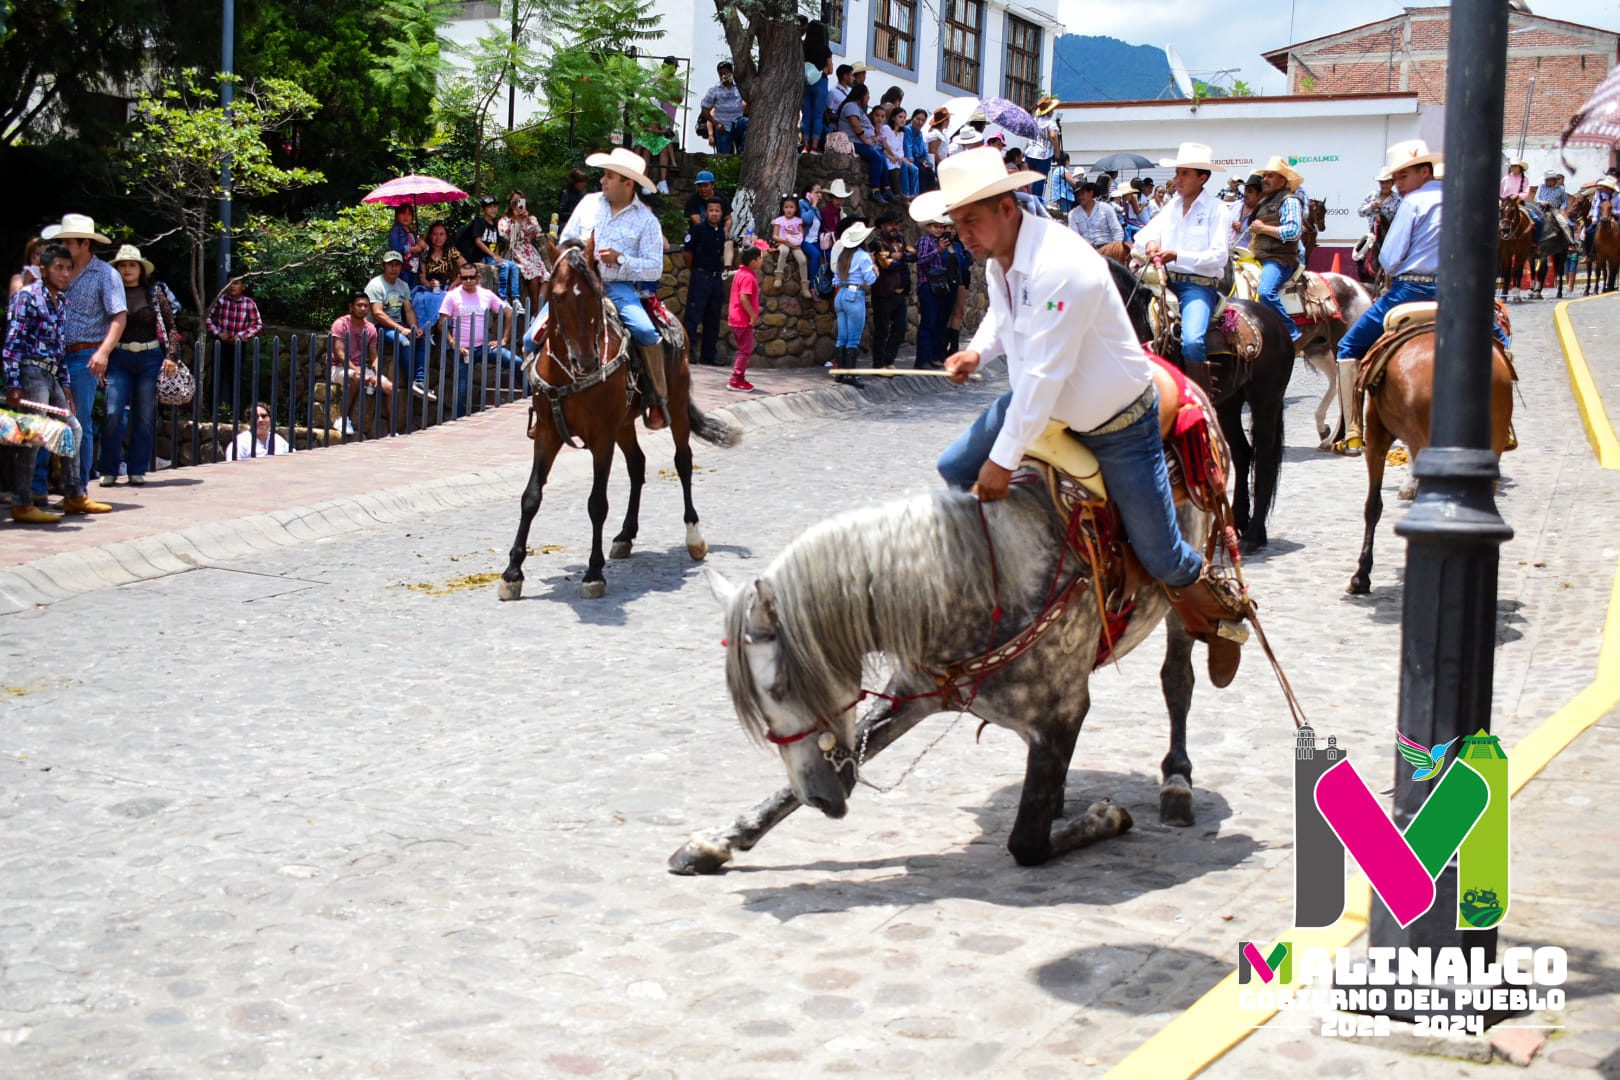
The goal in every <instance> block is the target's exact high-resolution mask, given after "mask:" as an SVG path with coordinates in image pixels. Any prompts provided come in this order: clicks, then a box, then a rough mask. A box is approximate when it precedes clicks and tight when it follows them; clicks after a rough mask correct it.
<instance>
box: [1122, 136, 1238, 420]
mask: <svg viewBox="0 0 1620 1080" xmlns="http://www.w3.org/2000/svg"><path fill="white" fill-rule="evenodd" d="M1214 156H1215V153H1214V151H1213V150H1211V149H1210V148H1209V147H1208V146H1205V145H1204V144H1203V143H1192V142H1187V143H1182V144H1181V147H1180V149H1179V150H1178V151H1177V153H1176V157H1175V160H1173V161H1161V162H1159V164H1160V165H1161V166H1163V167H1164V168H1167V169H1168V168H1174V169H1175V170H1176V176H1175V179H1174V180H1172V181H1170V185H1171V186H1172V187H1173V188H1174V189H1175V193H1176V194H1175V195H1174V197H1172V198H1171V199H1170V201H1169V202H1168V203H1166V204H1165V206H1164V209H1163V210H1161V211H1160V212H1159V213H1157V214H1155V215H1154V216H1153V220H1152V221H1150V222H1148V223H1147V224H1146V225H1145V226H1143V227H1142V231H1141V232H1139V233H1137V234H1136V251H1135V254H1134V255H1133V260H1135V261H1146V262H1158V263H1162V264H1163V270H1164V275H1165V279H1166V284H1167V285H1168V287H1169V289H1170V291H1171V292H1173V293H1175V294H1176V300H1177V301H1178V302H1179V304H1180V305H1181V369H1182V370H1183V371H1185V372H1186V373H1187V374H1188V375H1189V376H1191V377H1192V379H1193V380H1194V381H1196V382H1197V383H1198V384H1199V385H1200V386H1203V387H1204V388H1205V389H1206V390H1207V389H1208V388H1209V385H1210V382H1209V355H1208V352H1207V351H1206V349H1205V347H1204V335H1205V334H1206V333H1207V332H1208V331H1209V320H1210V316H1211V315H1212V314H1213V313H1214V311H1215V304H1216V301H1217V296H1218V294H1217V293H1216V287H1217V286H1218V285H1219V284H1220V281H1221V275H1223V274H1224V273H1226V262H1227V259H1228V258H1230V257H1231V245H1232V226H1231V217H1230V216H1229V215H1230V211H1229V209H1228V207H1227V206H1226V204H1225V203H1223V202H1221V200H1220V199H1219V198H1217V197H1216V196H1215V193H1214V192H1212V191H1209V190H1207V189H1206V187H1205V185H1206V184H1208V183H1209V177H1210V174H1211V173H1215V172H1224V171H1225V170H1223V169H1222V168H1221V167H1220V166H1219V165H1216V164H1215V163H1214V160H1213V159H1214Z"/></svg>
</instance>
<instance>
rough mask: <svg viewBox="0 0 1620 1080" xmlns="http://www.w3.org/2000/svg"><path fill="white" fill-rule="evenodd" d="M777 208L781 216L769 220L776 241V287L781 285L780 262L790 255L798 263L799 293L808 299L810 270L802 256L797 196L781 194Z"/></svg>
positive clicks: (802, 241) (773, 238)
mask: <svg viewBox="0 0 1620 1080" xmlns="http://www.w3.org/2000/svg"><path fill="white" fill-rule="evenodd" d="M777 209H778V210H780V211H781V216H780V217H777V218H774V219H772V221H771V239H772V240H774V241H776V287H777V288H778V289H780V288H781V287H782V264H783V263H785V262H787V260H788V257H789V256H790V255H791V256H792V258H793V259H794V260H795V261H796V262H797V263H798V264H799V293H800V295H801V296H803V297H804V298H805V299H806V300H808V299H810V270H809V267H808V266H807V265H806V263H805V258H804V220H803V219H802V218H800V217H799V199H798V196H796V195H784V196H782V205H781V206H779V207H778V208H777Z"/></svg>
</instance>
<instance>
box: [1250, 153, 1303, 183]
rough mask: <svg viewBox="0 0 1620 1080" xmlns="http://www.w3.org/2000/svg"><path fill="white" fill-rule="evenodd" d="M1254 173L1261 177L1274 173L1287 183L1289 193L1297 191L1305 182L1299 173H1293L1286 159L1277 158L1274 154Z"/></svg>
mask: <svg viewBox="0 0 1620 1080" xmlns="http://www.w3.org/2000/svg"><path fill="white" fill-rule="evenodd" d="M1254 171H1255V172H1257V173H1259V174H1260V175H1261V176H1264V175H1266V173H1276V174H1277V175H1278V176H1280V177H1282V178H1283V179H1284V180H1286V181H1287V182H1288V190H1289V191H1298V190H1299V185H1301V184H1303V183H1304V182H1305V178H1304V177H1303V176H1301V175H1299V173H1297V172H1295V171H1294V170H1293V168H1292V167H1291V166H1290V165H1289V164H1288V159H1287V158H1284V157H1279V156H1278V155H1276V154H1273V155H1271V160H1270V161H1268V162H1266V163H1265V164H1264V165H1262V166H1260V167H1259V168H1258V169H1256V170H1254Z"/></svg>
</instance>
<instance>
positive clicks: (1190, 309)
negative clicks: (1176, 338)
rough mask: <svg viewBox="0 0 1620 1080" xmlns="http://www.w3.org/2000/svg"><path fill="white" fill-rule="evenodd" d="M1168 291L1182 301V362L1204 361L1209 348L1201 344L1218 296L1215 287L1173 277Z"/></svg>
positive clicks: (1207, 356) (1194, 362) (1196, 362)
mask: <svg viewBox="0 0 1620 1080" xmlns="http://www.w3.org/2000/svg"><path fill="white" fill-rule="evenodd" d="M1170 291H1171V292H1173V293H1175V294H1176V299H1177V300H1179V301H1180V302H1181V362H1182V363H1183V364H1202V363H1207V362H1208V360H1209V352H1208V350H1207V349H1205V348H1204V335H1205V334H1207V333H1208V332H1209V319H1210V316H1211V315H1212V314H1213V313H1214V311H1215V303H1216V300H1217V299H1218V297H1217V296H1216V294H1215V290H1214V289H1213V288H1211V287H1210V286H1208V285H1194V284H1193V283H1192V282H1190V281H1172V282H1170Z"/></svg>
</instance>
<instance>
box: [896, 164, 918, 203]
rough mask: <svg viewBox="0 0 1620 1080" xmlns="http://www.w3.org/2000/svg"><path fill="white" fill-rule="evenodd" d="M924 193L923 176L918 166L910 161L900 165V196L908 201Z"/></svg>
mask: <svg viewBox="0 0 1620 1080" xmlns="http://www.w3.org/2000/svg"><path fill="white" fill-rule="evenodd" d="M921 193H922V174H921V173H920V172H919V171H918V169H917V166H915V165H913V164H912V163H911V162H909V161H902V162H901V163H900V194H902V195H904V196H905V197H906V198H908V199H912V198H916V197H917V196H918V195H920V194H921Z"/></svg>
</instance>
